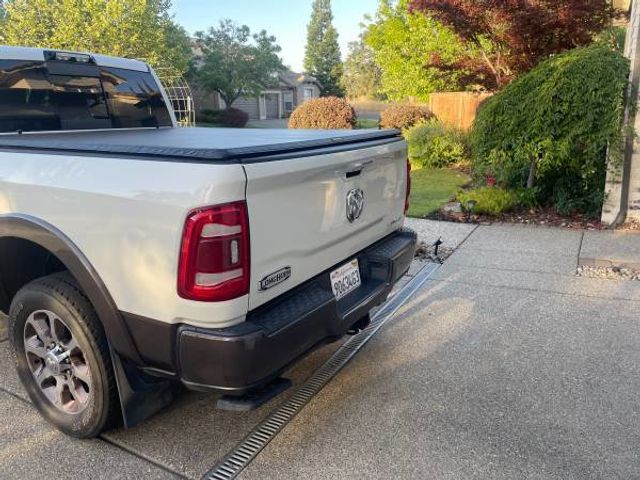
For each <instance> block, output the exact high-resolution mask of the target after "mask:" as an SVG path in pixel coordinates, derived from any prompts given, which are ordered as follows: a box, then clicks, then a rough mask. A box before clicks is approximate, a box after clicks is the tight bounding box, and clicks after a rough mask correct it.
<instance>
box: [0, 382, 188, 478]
mask: <svg viewBox="0 0 640 480" xmlns="http://www.w3.org/2000/svg"><path fill="white" fill-rule="evenodd" d="M0 393H5V394H7V395H9V396H10V397H12V398H14V399H16V400H18V401H20V402H22V403H23V404H25V405H27V406H29V407H31V408H33V409H34V410H36V408H35V407H34V406H33V403H31V402H30V401H29V400H28V399H26V398H24V397H22V396H20V395H18V394H17V393H14V392H12V391H11V390H7V389H6V388H4V387H0ZM52 428H54V427H52ZM98 440H100V441H102V442H104V443H106V444H108V445H111V446H113V447H116V448H118V449H119V450H123V451H124V452H126V453H128V454H129V455H133V456H134V457H137V458H139V459H140V460H144V461H145V462H147V463H150V464H152V465H154V466H156V467H158V468H159V469H161V470H163V471H166V472H167V473H171V474H172V475H176V476H178V477H179V478H185V479H186V478H189V477H187V476H185V475H184V474H183V473H181V472H177V471H175V470H173V469H172V468H171V467H169V466H167V465H164V464H162V463H160V462H158V461H157V460H154V459H151V458H148V457H147V456H145V455H144V454H141V453H139V452H136V451H134V450H132V449H130V448H128V447H126V446H125V445H121V444H119V443H118V442H115V441H113V440H111V439H109V438H106V437H105V435H100V436H99V437H98Z"/></svg>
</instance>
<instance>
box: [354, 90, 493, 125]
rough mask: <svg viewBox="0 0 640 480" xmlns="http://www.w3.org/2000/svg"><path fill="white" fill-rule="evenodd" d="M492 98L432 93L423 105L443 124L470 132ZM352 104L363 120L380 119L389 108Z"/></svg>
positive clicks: (379, 104)
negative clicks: (484, 103)
mask: <svg viewBox="0 0 640 480" xmlns="http://www.w3.org/2000/svg"><path fill="white" fill-rule="evenodd" d="M490 96H491V94H490V93H472V92H443V93H432V94H431V96H430V97H429V101H428V102H427V103H421V105H425V106H427V107H429V109H430V110H431V111H432V112H433V113H434V114H435V116H436V117H437V118H438V119H439V120H440V121H441V122H443V123H445V124H447V125H450V126H452V127H456V128H460V129H462V130H468V129H469V128H470V127H471V125H472V124H473V121H474V119H475V118H476V113H477V111H478V107H479V106H480V104H481V103H482V102H483V101H484V100H486V99H487V98H489V97H490ZM351 104H352V105H353V106H354V108H355V109H356V111H357V112H358V116H360V117H362V118H380V113H381V112H382V111H383V110H384V109H385V108H387V107H388V106H389V104H388V103H385V102H378V101H374V100H364V101H358V100H354V101H352V102H351Z"/></svg>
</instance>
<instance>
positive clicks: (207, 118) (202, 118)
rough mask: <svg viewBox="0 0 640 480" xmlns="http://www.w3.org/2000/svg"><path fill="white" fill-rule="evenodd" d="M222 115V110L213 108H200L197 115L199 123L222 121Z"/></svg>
mask: <svg viewBox="0 0 640 480" xmlns="http://www.w3.org/2000/svg"><path fill="white" fill-rule="evenodd" d="M221 116H222V110H211V109H208V108H203V109H202V110H200V111H199V112H198V114H197V116H196V121H197V122H198V123H214V124H219V123H221V120H220V117H221Z"/></svg>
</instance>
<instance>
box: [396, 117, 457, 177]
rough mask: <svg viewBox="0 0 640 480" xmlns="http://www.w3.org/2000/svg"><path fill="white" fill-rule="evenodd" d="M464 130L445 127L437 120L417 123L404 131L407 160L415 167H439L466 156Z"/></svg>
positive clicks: (454, 162) (453, 162)
mask: <svg viewBox="0 0 640 480" xmlns="http://www.w3.org/2000/svg"><path fill="white" fill-rule="evenodd" d="M466 137H467V135H466V133H465V132H463V131H461V130H458V129H455V128H450V127H446V126H445V125H443V124H442V123H441V122H439V121H438V120H435V119H434V120H429V121H426V122H422V123H419V124H418V125H416V126H415V127H413V128H410V129H409V130H408V131H407V132H406V133H405V138H406V139H407V142H408V144H409V160H410V161H411V165H412V166H413V167H414V168H416V169H419V168H441V167H447V166H449V165H453V164H456V163H460V162H462V161H464V160H466V159H467V158H468V147H467V138H466Z"/></svg>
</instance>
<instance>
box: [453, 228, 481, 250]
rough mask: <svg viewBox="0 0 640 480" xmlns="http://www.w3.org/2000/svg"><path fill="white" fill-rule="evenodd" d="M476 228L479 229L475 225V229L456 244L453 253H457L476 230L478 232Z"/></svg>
mask: <svg viewBox="0 0 640 480" xmlns="http://www.w3.org/2000/svg"><path fill="white" fill-rule="evenodd" d="M478 228H480V225H476V226H475V227H473V230H471V231H470V232H469V233H468V234H467V236H466V237H464V238H463V239H462V241H461V242H460V243H459V244H458V246H457V247H456V248H455V250H454V253H455V252H457V251H458V250H459V249H460V248H461V247H462V246H463V245H464V244H465V242H466V241H467V240H468V239H469V237H470V236H471V235H473V234H474V233H475V231H476V230H478Z"/></svg>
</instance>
